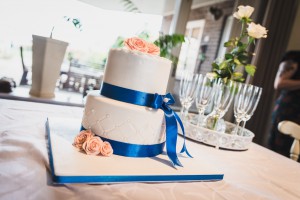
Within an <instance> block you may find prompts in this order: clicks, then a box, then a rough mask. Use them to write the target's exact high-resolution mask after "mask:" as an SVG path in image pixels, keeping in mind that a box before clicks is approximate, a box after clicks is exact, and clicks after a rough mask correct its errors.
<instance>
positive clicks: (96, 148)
mask: <svg viewBox="0 0 300 200" xmlns="http://www.w3.org/2000/svg"><path fill="white" fill-rule="evenodd" d="M102 146H103V141H102V140H101V138H100V137H91V138H89V139H88V140H86V141H85V142H84V143H83V145H82V148H83V150H84V151H85V153H86V154H88V155H98V154H99V153H100V149H101V148H102Z"/></svg>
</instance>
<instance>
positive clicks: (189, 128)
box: [180, 121, 255, 150]
mask: <svg viewBox="0 0 300 200" xmlns="http://www.w3.org/2000/svg"><path fill="white" fill-rule="evenodd" d="M183 124H184V128H185V135H186V137H187V138H190V139H192V140H195V141H198V142H202V143H204V144H207V145H211V146H214V147H216V148H222V149H230V150H247V149H249V147H250V144H251V143H252V140H253V138H254V136H255V135H254V133H253V132H251V131H250V130H248V129H244V132H243V135H234V134H231V131H232V130H233V128H234V127H235V124H233V123H230V122H227V121H225V124H226V131H225V133H222V132H217V131H214V130H211V129H207V128H203V127H198V126H196V125H194V124H192V123H191V122H190V121H185V122H183ZM180 134H182V133H180Z"/></svg>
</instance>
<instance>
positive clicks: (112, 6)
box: [78, 0, 226, 15]
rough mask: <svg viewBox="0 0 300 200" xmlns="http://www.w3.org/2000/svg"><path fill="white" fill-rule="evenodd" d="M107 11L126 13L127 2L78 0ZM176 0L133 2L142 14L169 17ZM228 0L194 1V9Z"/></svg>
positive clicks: (137, 0)
mask: <svg viewBox="0 0 300 200" xmlns="http://www.w3.org/2000/svg"><path fill="white" fill-rule="evenodd" d="M78 1H81V2H84V3H87V4H90V5H93V6H96V7H99V8H102V9H106V10H119V11H126V6H125V3H126V2H127V0H78ZM175 1H176V0H131V2H132V3H134V5H135V6H136V7H137V8H138V9H139V10H140V11H141V12H142V13H147V14H156V15H169V14H172V13H173V12H174V7H175ZM222 1H226V0H193V5H192V8H196V7H201V6H206V5H211V4H215V3H218V2H222Z"/></svg>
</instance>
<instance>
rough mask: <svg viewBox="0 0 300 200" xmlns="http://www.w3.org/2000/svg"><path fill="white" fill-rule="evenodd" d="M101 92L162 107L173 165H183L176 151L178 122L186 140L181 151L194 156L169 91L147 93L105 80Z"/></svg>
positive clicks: (122, 99) (168, 151)
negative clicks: (172, 107) (189, 150)
mask: <svg viewBox="0 0 300 200" xmlns="http://www.w3.org/2000/svg"><path fill="white" fill-rule="evenodd" d="M100 94H101V95H103V96H105V97H108V98H111V99H114V100H118V101H122V102H126V103H131V104H135V105H141V106H147V107H151V108H155V109H162V110H163V111H164V114H165V120H166V148H167V155H168V157H169V158H170V160H171V162H172V164H173V166H176V165H178V166H182V164H181V163H180V161H179V159H178V157H177V153H176V144H177V134H178V132H177V122H178V123H179V125H180V128H181V130H182V133H183V137H184V141H183V147H182V149H181V151H180V153H183V152H186V154H187V155H188V156H189V157H192V156H191V155H190V154H189V152H188V150H187V148H186V145H185V132H184V127H183V124H182V121H181V120H180V117H179V116H178V115H177V114H176V113H175V112H174V111H173V110H172V109H171V108H170V107H169V105H172V104H174V103H175V100H174V98H173V96H172V95H171V94H170V93H168V94H166V95H159V94H157V93H155V94H151V93H145V92H140V91H136V90H131V89H127V88H123V87H119V86H116V85H112V84H109V83H105V82H103V84H102V88H101V90H100Z"/></svg>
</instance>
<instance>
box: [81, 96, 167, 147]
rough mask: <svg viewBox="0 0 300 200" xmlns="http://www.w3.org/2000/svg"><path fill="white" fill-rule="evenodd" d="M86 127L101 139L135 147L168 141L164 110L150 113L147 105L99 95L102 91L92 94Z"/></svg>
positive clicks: (87, 108) (86, 115) (89, 100)
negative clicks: (166, 139)
mask: <svg viewBox="0 0 300 200" xmlns="http://www.w3.org/2000/svg"><path fill="white" fill-rule="evenodd" d="M91 110H94V112H92V111H91ZM108 113H109V114H108ZM82 125H83V126H84V127H90V129H91V130H92V132H93V133H95V134H97V135H99V136H103V137H105V138H109V139H112V140H116V141H121V142H127V143H131V144H157V143H161V142H164V141H165V125H164V113H163V111H162V110H156V109H152V110H151V111H150V110H149V109H147V107H144V106H137V105H134V104H128V103H124V102H120V101H116V100H113V99H109V98H106V97H103V96H101V95H99V91H94V92H93V93H89V94H88V96H87V102H86V105H85V114H84V115H83V119H82Z"/></svg>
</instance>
